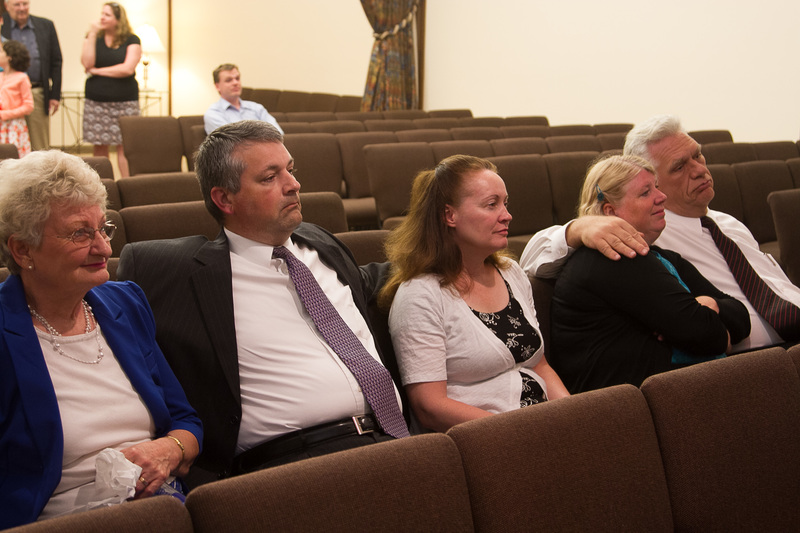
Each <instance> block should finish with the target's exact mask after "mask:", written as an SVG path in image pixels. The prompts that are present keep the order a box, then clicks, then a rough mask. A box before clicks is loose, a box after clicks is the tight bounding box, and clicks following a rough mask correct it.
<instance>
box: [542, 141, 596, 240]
mask: <svg viewBox="0 0 800 533" xmlns="http://www.w3.org/2000/svg"><path fill="white" fill-rule="evenodd" d="M596 157H597V153H596V152H562V153H559V154H545V155H543V156H542V158H543V159H544V161H545V163H547V174H548V176H550V190H551V191H552V192H553V213H554V217H555V222H556V224H566V223H567V222H569V221H570V220H572V219H573V218H574V217H575V214H576V209H577V206H578V196H579V195H580V192H581V187H582V186H583V180H584V179H585V177H586V172H587V170H589V167H590V166H591V164H592V161H594V159H595V158H596Z"/></svg>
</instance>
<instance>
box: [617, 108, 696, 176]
mask: <svg viewBox="0 0 800 533" xmlns="http://www.w3.org/2000/svg"><path fill="white" fill-rule="evenodd" d="M679 133H686V130H685V129H683V126H681V120H680V119H679V118H678V117H676V116H674V115H656V116H655V117H651V118H649V119H647V120H645V121H644V122H642V123H641V124H637V125H636V126H635V127H634V128H633V129H632V130H631V131H629V132H628V135H627V136H626V137H625V147H624V148H623V150H622V151H623V153H624V154H626V155H636V156H639V157H641V158H643V159H647V160H648V161H650V163H652V164H653V165H655V161H653V159H652V157H651V156H650V150H649V148H648V147H649V146H650V145H651V144H653V143H657V142H658V141H660V140H661V139H665V138H667V137H671V136H673V135H677V134H679Z"/></svg>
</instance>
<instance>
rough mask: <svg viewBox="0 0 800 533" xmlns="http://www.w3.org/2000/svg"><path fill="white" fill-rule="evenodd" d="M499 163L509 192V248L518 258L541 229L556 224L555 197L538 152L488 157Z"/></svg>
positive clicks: (501, 174)
mask: <svg viewBox="0 0 800 533" xmlns="http://www.w3.org/2000/svg"><path fill="white" fill-rule="evenodd" d="M488 159H489V160H490V161H492V162H493V163H494V164H495V165H496V166H497V173H498V174H499V175H500V177H502V178H503V181H504V182H505V185H506V191H508V198H509V200H508V210H509V212H510V213H511V215H512V216H513V217H514V218H513V220H511V224H510V225H509V232H508V248H509V250H510V251H511V252H512V253H513V254H514V255H515V256H516V257H517V258H519V257H520V256H521V255H522V251H523V250H524V249H525V245H526V244H528V241H529V240H530V238H531V237H532V236H533V234H534V233H536V232H537V231H539V230H542V229H544V228H547V227H549V226H552V225H553V199H552V195H551V193H550V179H549V177H548V175H547V165H546V164H545V162H544V160H543V159H542V156H540V155H537V154H525V155H506V156H500V157H490V158H488Z"/></svg>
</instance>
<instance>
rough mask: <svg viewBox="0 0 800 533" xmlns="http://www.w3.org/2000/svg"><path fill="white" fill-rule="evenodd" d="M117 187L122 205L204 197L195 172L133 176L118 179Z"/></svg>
mask: <svg viewBox="0 0 800 533" xmlns="http://www.w3.org/2000/svg"><path fill="white" fill-rule="evenodd" d="M117 189H118V190H119V197H120V202H121V204H122V207H132V206H135V205H149V204H168V203H173V202H192V201H196V200H202V199H203V193H202V192H201V190H200V182H199V181H197V175H196V174H195V173H194V172H179V173H169V174H154V175H148V176H131V177H130V178H125V179H122V180H119V181H117Z"/></svg>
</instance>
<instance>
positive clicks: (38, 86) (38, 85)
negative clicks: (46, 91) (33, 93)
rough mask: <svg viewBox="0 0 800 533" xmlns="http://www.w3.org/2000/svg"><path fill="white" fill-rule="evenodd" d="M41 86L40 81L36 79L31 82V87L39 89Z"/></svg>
mask: <svg viewBox="0 0 800 533" xmlns="http://www.w3.org/2000/svg"><path fill="white" fill-rule="evenodd" d="M41 88H42V84H41V82H38V81H33V82H31V89H41Z"/></svg>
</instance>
